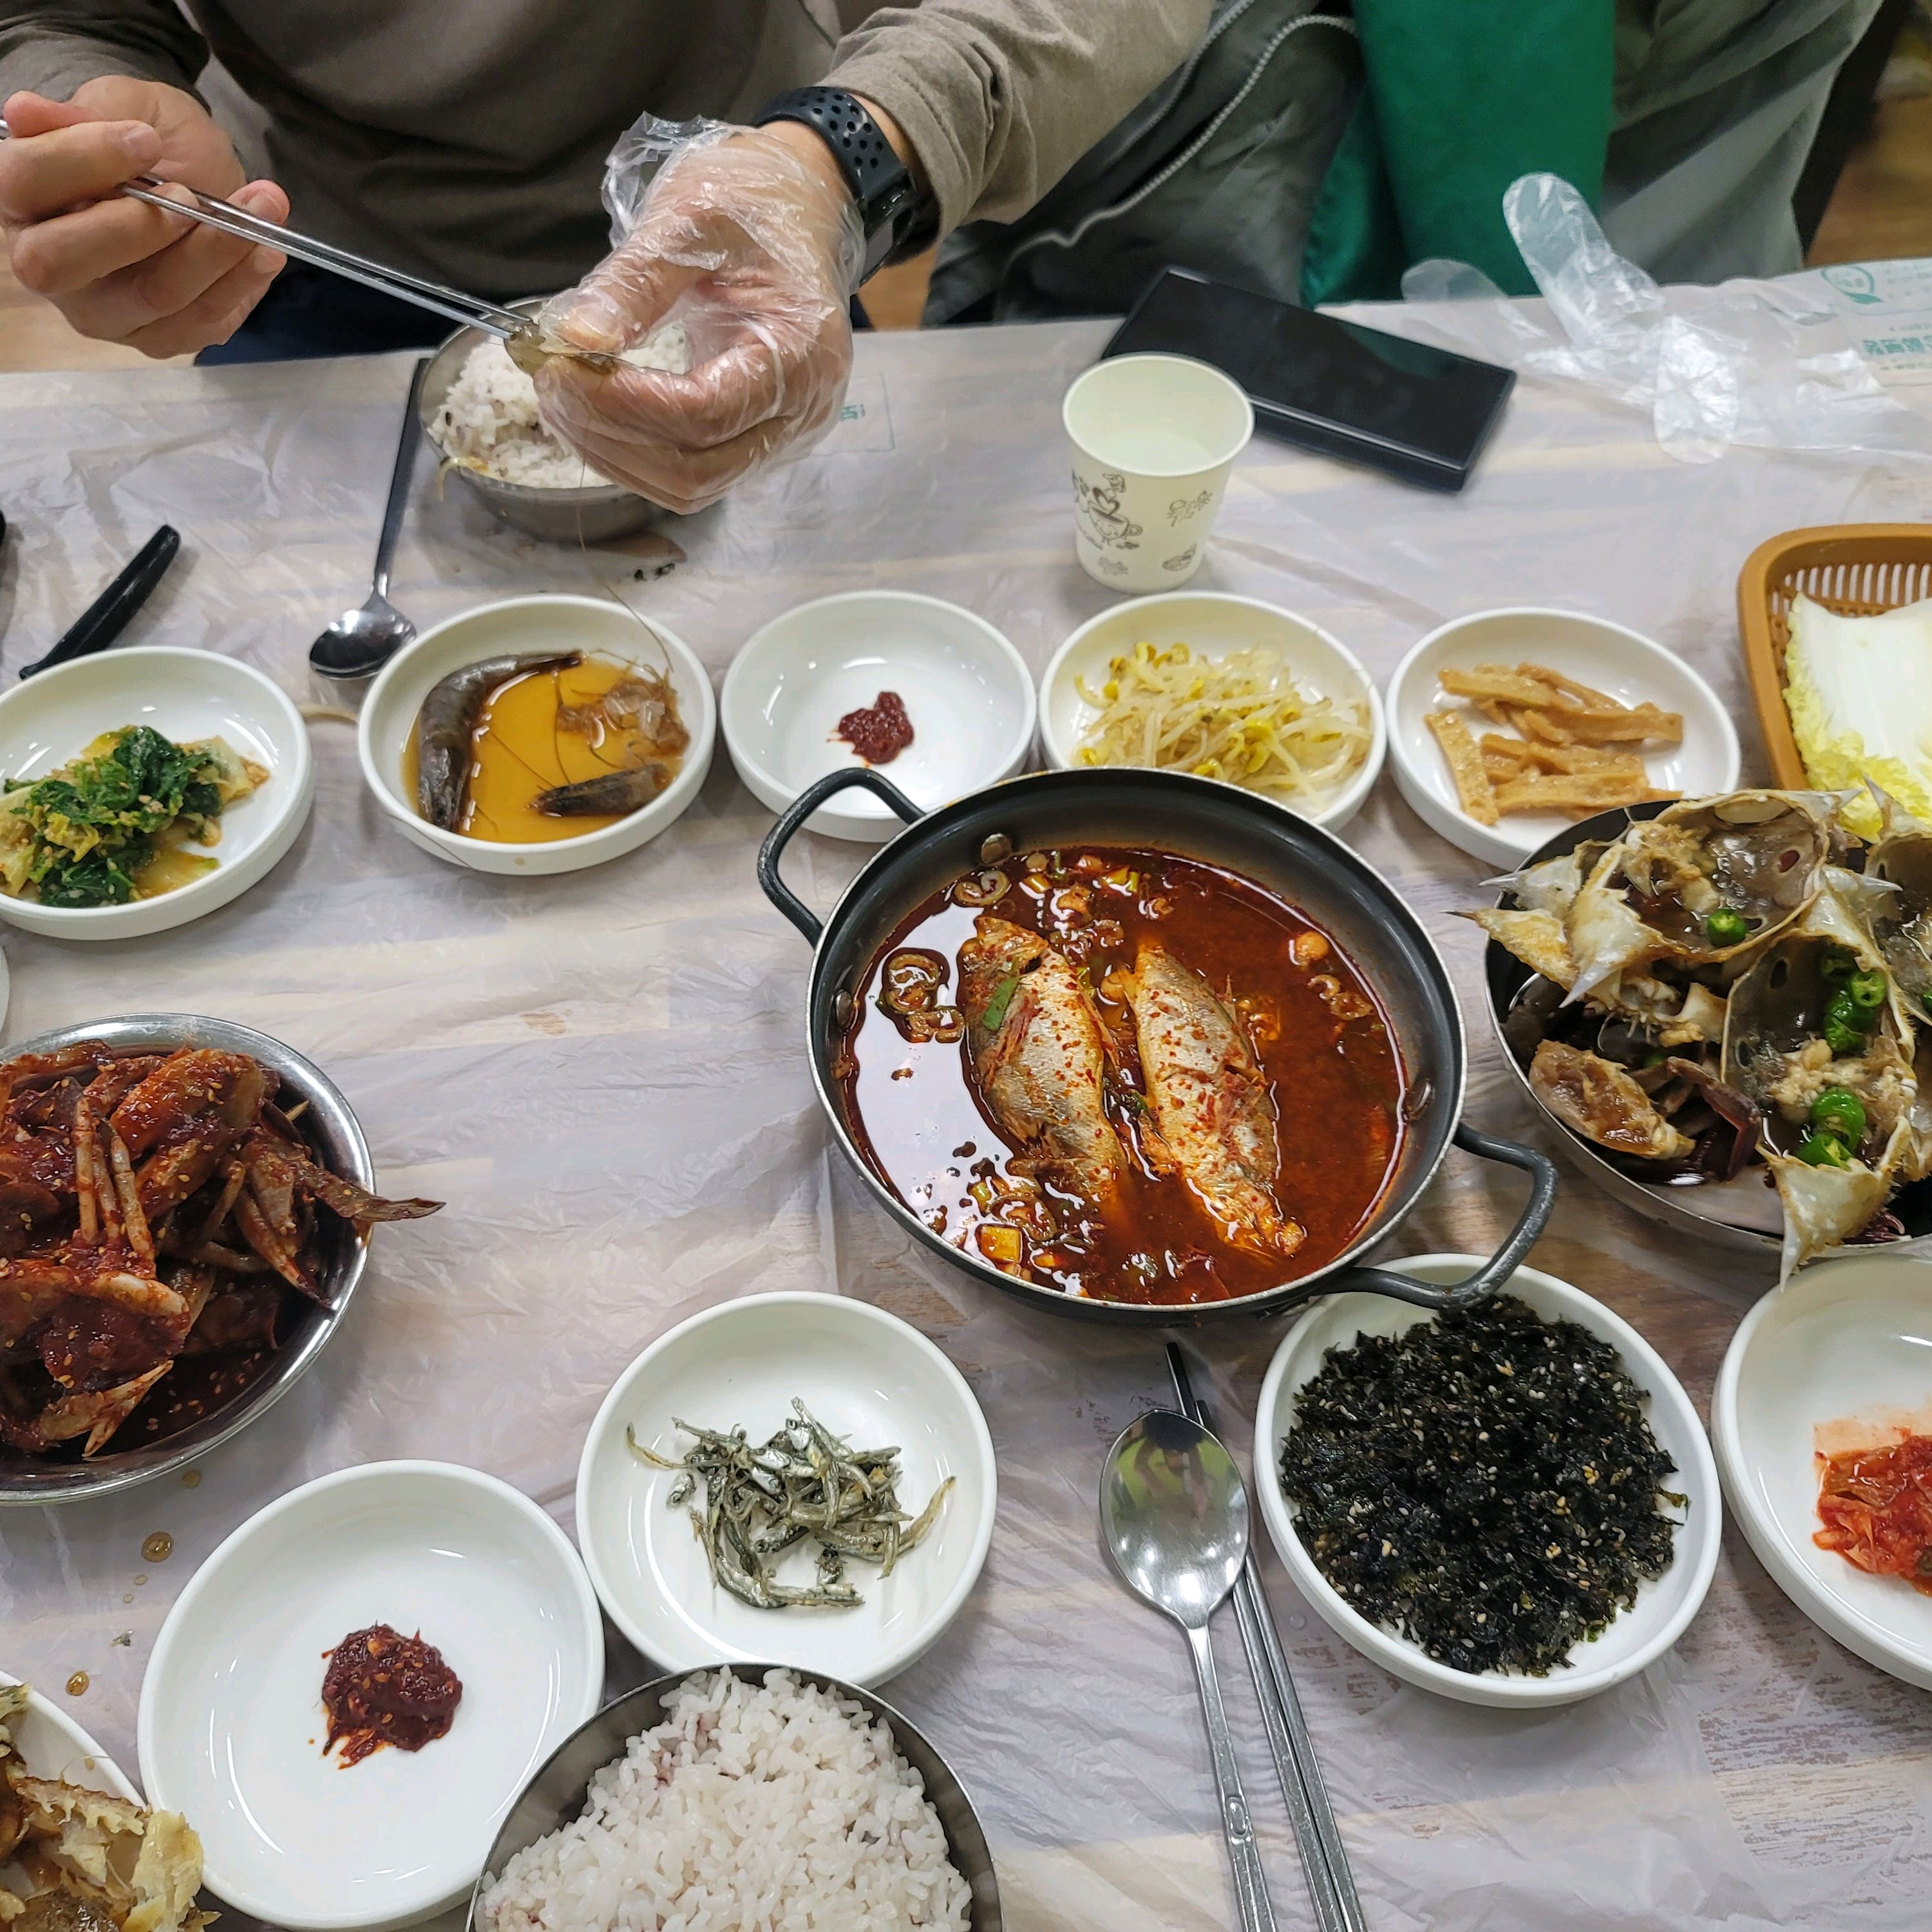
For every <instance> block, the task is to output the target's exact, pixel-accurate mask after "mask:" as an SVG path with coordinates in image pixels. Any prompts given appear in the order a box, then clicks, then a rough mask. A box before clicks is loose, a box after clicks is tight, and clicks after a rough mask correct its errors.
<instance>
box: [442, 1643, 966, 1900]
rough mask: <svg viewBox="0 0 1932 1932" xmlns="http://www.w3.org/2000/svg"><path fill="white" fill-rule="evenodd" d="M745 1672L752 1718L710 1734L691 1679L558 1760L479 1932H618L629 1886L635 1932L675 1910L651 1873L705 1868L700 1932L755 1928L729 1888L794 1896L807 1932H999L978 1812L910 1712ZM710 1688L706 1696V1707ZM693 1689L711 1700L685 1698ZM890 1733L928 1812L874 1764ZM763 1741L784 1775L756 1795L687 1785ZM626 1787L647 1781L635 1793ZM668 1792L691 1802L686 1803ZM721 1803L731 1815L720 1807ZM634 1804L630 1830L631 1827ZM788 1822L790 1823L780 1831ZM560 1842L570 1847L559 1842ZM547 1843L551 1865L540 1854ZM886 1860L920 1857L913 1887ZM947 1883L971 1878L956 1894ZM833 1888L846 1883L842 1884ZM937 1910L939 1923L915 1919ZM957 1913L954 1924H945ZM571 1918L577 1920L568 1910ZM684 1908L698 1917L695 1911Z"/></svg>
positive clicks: (506, 1841)
mask: <svg viewBox="0 0 1932 1932" xmlns="http://www.w3.org/2000/svg"><path fill="white" fill-rule="evenodd" d="M730 1674H731V1676H733V1677H734V1678H736V1679H738V1680H739V1683H738V1685H736V1687H734V1691H733V1697H734V1701H735V1703H736V1705H737V1706H738V1709H737V1710H736V1712H726V1713H724V1715H723V1716H721V1717H720V1718H718V1719H717V1720H716V1721H715V1723H714V1724H713V1726H712V1728H711V1729H710V1730H706V1729H705V1728H704V1727H703V1725H702V1723H701V1719H702V1718H703V1716H704V1715H706V1714H707V1713H709V1712H715V1710H716V1709H717V1708H718V1703H719V1693H720V1691H721V1689H722V1688H723V1687H722V1686H721V1685H720V1684H719V1683H718V1680H717V1679H715V1678H712V1677H711V1675H710V1673H702V1672H700V1673H691V1672H679V1673H677V1674H676V1675H675V1676H669V1677H661V1678H658V1679H656V1680H655V1682H652V1683H649V1684H646V1685H643V1687H642V1688H640V1689H639V1690H636V1691H631V1693H629V1694H628V1696H625V1697H620V1698H619V1699H618V1700H617V1701H616V1703H613V1704H611V1705H610V1706H607V1708H606V1709H604V1710H602V1711H600V1712H598V1714H597V1715H596V1716H595V1717H594V1718H592V1719H591V1720H590V1721H589V1723H588V1724H585V1725H584V1726H583V1727H582V1728H581V1729H580V1730H578V1731H577V1733H576V1735H575V1736H573V1737H571V1739H568V1741H567V1742H565V1744H563V1745H562V1746H561V1747H559V1749H558V1750H557V1751H556V1753H555V1754H553V1756H552V1757H551V1758H550V1761H549V1762H548V1763H547V1764H546V1765H544V1767H543V1769H541V1771H539V1772H538V1773H537V1775H536V1776H535V1778H533V1779H532V1781H531V1782H530V1784H529V1786H528V1787H526V1789H525V1790H524V1792H523V1795H522V1796H521V1797H520V1798H519V1799H517V1802H516V1803H515V1805H513V1806H512V1807H511V1810H510V1811H509V1814H508V1817H506V1818H505V1820H504V1823H503V1826H502V1829H501V1830H500V1831H499V1832H498V1834H497V1836H496V1843H495V1844H494V1845H493V1846H492V1847H491V1848H490V1857H489V1859H488V1861H487V1864H486V1865H485V1867H484V1875H483V1876H482V1878H481V1879H480V1880H479V1881H478V1885H477V1888H476V1891H475V1894H474V1896H473V1897H472V1900H471V1903H470V1911H469V1924H470V1927H471V1928H472V1932H523V1927H526V1926H527V1925H529V1924H532V1922H534V1921H533V1920H532V1917H531V1916H530V1914H531V1912H532V1906H533V1901H537V1900H540V1901H541V1910H542V1912H543V1920H542V1922H543V1924H544V1926H545V1927H547V1928H548V1932H578V1928H579V1927H583V1928H586V1932H589V1928H594V1927H602V1926H604V1925H605V1924H611V1923H614V1922H616V1899H617V1898H618V1897H619V1896H622V1895H623V1894H625V1888H627V1887H630V1886H634V1888H635V1889H634V1891H631V1894H630V1896H629V1897H628V1899H627V1904H628V1906H629V1907H630V1908H631V1912H632V1915H633V1916H634V1915H635V1909H636V1908H637V1906H639V1905H640V1904H643V1903H647V1902H648V1903H652V1904H658V1903H661V1897H660V1898H659V1899H652V1898H651V1897H650V1896H649V1894H650V1892H651V1891H652V1888H653V1884H654V1880H653V1876H652V1870H651V1869H649V1868H647V1867H650V1866H651V1865H652V1861H654V1860H661V1869H663V1870H674V1871H676V1872H679V1873H682V1872H684V1871H686V1870H699V1869H700V1867H701V1876H702V1878H703V1880H705V1881H706V1882H709V1885H711V1886H712V1888H713V1890H712V1895H711V1898H710V1900H709V1901H708V1902H707V1903H700V1905H699V1906H698V1907H697V1915H696V1916H694V1917H688V1918H680V1919H679V1921H678V1922H679V1923H680V1924H685V1925H687V1926H688V1928H689V1932H736V1929H737V1928H738V1927H739V1926H740V1925H741V1924H742V1923H743V1919H742V1914H741V1913H740V1912H739V1909H738V1908H737V1903H736V1897H735V1895H734V1894H733V1893H732V1892H731V1891H730V1888H729V1884H728V1882H729V1881H730V1879H732V1878H733V1876H741V1877H742V1879H744V1881H745V1882H746V1883H747V1884H750V1885H757V1887H758V1888H759V1894H760V1900H761V1901H763V1902H764V1903H770V1902H772V1900H773V1899H774V1898H775V1897H778V1895H779V1894H782V1895H783V1902H784V1904H786V1905H787V1906H796V1907H797V1908H799V1909H801V1910H807V1909H808V1910H811V1911H812V1912H814V1914H815V1915H814V1916H813V1917H811V1918H810V1919H809V1920H808V1921H807V1920H805V1919H801V1920H800V1921H799V1922H801V1923H803V1922H809V1923H811V1924H828V1925H829V1924H839V1925H841V1926H843V1925H847V1924H850V1926H852V1927H853V1928H854V1932H860V1928H874V1927H876V1928H878V1932H884V1928H886V1927H895V1928H896V1927H908V1928H910V1927H914V1926H919V1925H926V1926H930V1927H934V1928H935V1932H938V1928H940V1927H959V1926H964V1927H965V1928H967V1932H1001V1926H1002V1920H1001V1911H1000V1897H999V1887H998V1882H997V1880H996V1879H995V1875H994V1871H993V1864H992V1857H991V1855H990V1854H989V1852H988V1851H987V1849H986V1837H985V1835H984V1833H983V1832H982V1831H981V1830H980V1823H979V1820H978V1819H977V1817H975V1816H974V1811H973V1807H972V1805H971V1801H970V1800H969V1799H968V1798H967V1796H966V1794H965V1791H964V1790H962V1788H961V1787H960V1785H959V1781H958V1780H957V1779H956V1778H954V1776H953V1774H952V1772H950V1770H948V1769H947V1766H946V1764H945V1762H944V1760H943V1759H941V1757H940V1756H939V1754H938V1752H937V1751H935V1750H934V1749H933V1748H932V1745H929V1743H928V1742H926V1739H924V1738H923V1737H922V1736H920V1735H919V1733H918V1732H917V1731H916V1730H914V1729H913V1727H912V1726H911V1725H910V1724H909V1723H907V1721H906V1720H905V1719H904V1718H903V1717H901V1715H899V1714H898V1712H896V1711H895V1710H894V1709H892V1706H890V1705H889V1704H887V1703H884V1702H883V1700H880V1699H879V1698H877V1697H874V1696H872V1695H871V1694H869V1693H868V1692H866V1691H860V1690H858V1689H856V1688H855V1687H853V1685H849V1684H844V1683H841V1682H840V1681H839V1680H838V1679H836V1678H831V1677H822V1676H817V1675H816V1674H815V1673H811V1672H806V1671H790V1670H781V1668H780V1667H778V1666H776V1665H772V1664H734V1665H733V1666H731V1667H730ZM703 1680H709V1690H708V1693H706V1694H700V1691H702V1688H703ZM694 1685H695V1686H697V1687H698V1688H697V1689H694V1691H691V1692H686V1693H685V1694H684V1695H682V1696H680V1693H681V1692H685V1687H687V1686H694ZM829 1700H836V1703H837V1706H838V1708H839V1709H840V1710H841V1712H852V1711H853V1709H854V1707H856V1713H857V1715H856V1716H854V1717H853V1718H850V1720H849V1721H847V1724H846V1730H847V1734H848V1737H849V1741H850V1747H851V1753H850V1756H849V1757H847V1759H846V1760H845V1762H844V1763H843V1764H838V1763H833V1762H832V1761H830V1760H831V1759H832V1758H834V1757H835V1756H836V1751H835V1749H834V1747H835V1746H836V1745H838V1742H839V1740H838V1738H837V1737H836V1736H835V1732H836V1730H837V1728H838V1723H837V1721H836V1720H832V1721H830V1722H829V1724H828V1722H827V1721H826V1713H827V1712H829V1710H830V1709H832V1706H831V1703H829ZM680 1707H682V1712H681V1715H680ZM879 1721H883V1724H884V1725H885V1726H886V1728H887V1730H889V1733H890V1736H891V1742H892V1745H893V1747H894V1748H895V1755H896V1757H897V1759H899V1760H904V1763H905V1765H906V1766H909V1767H910V1770H911V1772H914V1773H916V1774H917V1778H916V1782H917V1783H919V1784H922V1785H923V1787H924V1796H923V1797H922V1799H918V1800H917V1801H916V1805H915V1804H914V1803H913V1802H911V1801H912V1799H913V1790H912V1781H908V1780H907V1779H905V1778H901V1777H900V1776H898V1775H896V1774H895V1772H894V1771H893V1769H892V1766H879V1765H876V1764H871V1763H867V1762H866V1761H865V1760H867V1758H868V1755H869V1754H868V1751H866V1750H865V1748H862V1741H863V1740H865V1739H866V1738H867V1736H868V1732H869V1730H870V1727H871V1726H872V1725H873V1724H876V1723H877V1722H879ZM667 1723H669V1724H671V1725H672V1726H673V1731H672V1732H671V1733H669V1734H667V1736H665V1737H664V1738H661V1739H659V1740H658V1742H656V1743H655V1745H654V1746H653V1747H652V1750H651V1751H650V1752H649V1754H643V1755H640V1757H638V1758H637V1759H631V1758H629V1757H628V1756H627V1753H628V1749H629V1748H630V1746H631V1743H632V1742H633V1740H635V1739H639V1738H640V1736H641V1735H642V1734H643V1733H649V1732H652V1731H653V1730H656V1729H657V1727H660V1726H662V1725H665V1724H667ZM806 1733H811V1735H812V1736H814V1738H815V1739H817V1741H818V1742H819V1743H820V1745H821V1747H822V1748H821V1749H820V1754H819V1756H820V1760H821V1761H820V1762H816V1763H808V1764H805V1765H803V1766H801V1764H800V1763H799V1761H798V1759H797V1757H796V1749H797V1747H798V1744H799V1739H801V1738H802V1737H803V1736H805V1734H806ZM713 1736H715V1737H716V1738H718V1739H719V1740H720V1742H719V1743H718V1750H717V1755H716V1756H715V1757H700V1756H697V1753H696V1752H694V1746H695V1747H697V1751H702V1749H703V1747H704V1745H706V1743H707V1742H709V1739H711V1738H712V1737H713ZM761 1737H762V1738H763V1739H765V1740H766V1741H767V1742H769V1744H770V1745H772V1747H773V1748H774V1755H773V1757H772V1759H771V1760H767V1763H768V1765H769V1769H772V1770H773V1771H775V1772H778V1773H780V1774H781V1776H780V1777H778V1778H773V1779H772V1780H770V1781H763V1782H760V1783H753V1782H751V1781H748V1780H747V1779H745V1778H743V1777H742V1775H733V1772H730V1770H728V1769H727V1770H725V1771H724V1775H721V1776H719V1777H718V1778H715V1780H712V1781H707V1780H706V1779H705V1778H703V1776H702V1775H699V1776H697V1778H688V1774H690V1773H691V1772H693V1771H696V1772H699V1773H700V1774H701V1773H702V1772H703V1770H704V1769H705V1768H706V1766H712V1765H716V1766H721V1767H723V1766H731V1765H733V1764H735V1765H736V1766H739V1767H740V1768H742V1766H744V1765H745V1763H747V1762H748V1757H747V1755H746V1754H747V1753H748V1751H755V1750H756V1749H757V1745H758V1741H759V1739H760V1738H761ZM781 1746H789V1747H790V1748H792V1751H793V1755H792V1757H790V1760H788V1761H787V1760H785V1759H784V1757H781V1756H779V1755H778V1748H780V1747H781ZM627 1771H629V1772H633V1773H634V1774H635V1775H633V1776H632V1777H631V1778H629V1779H628V1780H626V1779H625V1777H624V1774H625V1772H627ZM868 1777H869V1778H870V1779H871V1783H870V1784H865V1782H864V1781H865V1779H866V1778H868ZM854 1778H857V1779H859V1780H860V1784H859V1785H857V1786H855V1785H854V1784H853V1783H852V1782H851V1781H852V1780H853V1779H854ZM687 1779H688V1782H686V1781H687ZM681 1782H682V1783H685V1790H683V1791H682V1793H680V1792H679V1784H680V1783H681ZM593 1787H594V1789H593ZM751 1792H757V1793H768V1794H773V1795H774V1796H766V1797H765V1798H764V1799H763V1800H762V1803H763V1810H762V1811H748V1808H747V1798H746V1795H747V1793H751ZM670 1794H676V1802H671V1799H670ZM714 1798H715V1799H716V1801H717V1802H715V1804H712V1803H710V1802H707V1801H708V1800H709V1799H714ZM627 1802H628V1804H629V1805H630V1806H631V1815H630V1816H629V1817H628V1818H625V1817H619V1816H617V1814H619V1812H620V1811H621V1810H622V1807H623V1806H624V1805H625V1804H626V1803H627ZM646 1807H648V1808H649V1811H648V1813H647V1811H646ZM787 1807H788V1808H789V1811H790V1815H789V1816H788V1817H787V1816H783V1815H781V1814H783V1813H784V1811H786V1809H787ZM916 1814H924V1815H923V1817H919V1816H918V1815H916ZM613 1817H616V1822H617V1823H618V1824H619V1826H620V1827H624V1826H628V1830H629V1836H628V1839H627V1840H626V1841H624V1842H623V1843H622V1844H621V1845H619V1847H618V1849H619V1863H618V1864H617V1866H616V1867H614V1868H613V1867H612V1866H611V1865H610V1864H609V1863H607V1861H606V1854H607V1851H608V1850H609V1848H610V1846H611V1844H612V1843H613V1842H614V1841H613V1838H612V1837H611V1835H610V1829H609V1828H610V1824H611V1822H612V1820H613ZM580 1821H581V1822H580ZM553 1833H562V1834H564V1836H562V1837H561V1838H550V1835H552V1834H553ZM941 1835H943V1839H944V1850H943V1853H942V1852H941V1844H940V1840H941ZM545 1840H549V1841H550V1846H549V1849H548V1851H547V1852H545V1850H544V1847H543V1846H542V1845H541V1843H540V1841H545ZM883 1844H892V1845H895V1846H904V1847H905V1848H906V1849H908V1851H909V1852H910V1853H911V1854H912V1856H910V1857H909V1858H908V1859H907V1861H906V1863H907V1872H906V1873H905V1875H904V1877H903V1878H902V1879H900V1880H899V1882H898V1883H897V1884H895V1883H894V1882H892V1881H893V1879H894V1877H895V1874H894V1873H892V1872H891V1871H890V1870H887V1869H886V1868H885V1867H886V1865H887V1864H889V1861H886V1860H883V1859H882V1858H880V1857H879V1856H878V1853H879V1852H880V1848H881V1846H882V1845H883ZM947 1867H950V1872H951V1873H953V1874H956V1876H953V1877H952V1879H951V1881H950V1886H949V1885H947V1882H946V1877H945V1871H946V1868H947ZM830 1873H839V1874H841V1876H839V1877H838V1878H836V1879H834V1878H832V1877H830V1876H828V1874H830ZM949 1890H950V1892H951V1893H952V1897H951V1898H950V1900H948V1899H947V1897H946V1894H947V1891H949ZM928 1903H930V1904H931V1905H932V1906H933V1907H934V1908H935V1909H938V1910H939V1915H937V1916H914V1915H913V1912H925V1911H926V1908H927V1904H928ZM949 1904H950V1906H951V1907H952V1909H942V1908H944V1906H947V1905H949ZM565 1905H571V1906H574V1910H571V1911H570V1912H563V1911H560V1910H559V1907H561V1906H565ZM868 1907H870V1908H871V1909H869V1910H868ZM680 1909H682V1910H685V1911H686V1912H688V1911H689V1910H690V1909H691V1905H690V1902H689V1901H688V1900H687V1901H685V1903H684V1904H683V1905H682V1906H681V1907H680ZM962 1914H963V1916H962Z"/></svg>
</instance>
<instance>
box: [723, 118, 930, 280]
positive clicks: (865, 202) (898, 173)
mask: <svg viewBox="0 0 1932 1932" xmlns="http://www.w3.org/2000/svg"><path fill="white" fill-rule="evenodd" d="M768 121H799V122H801V123H802V124H803V125H805V127H809V128H810V129H811V130H812V131H813V133H815V134H817V136H819V138H820V139H821V140H823V142H824V143H825V145H826V146H827V147H828V148H830V149H831V150H832V156H833V157H834V158H835V160H837V162H838V168H839V172H841V174H843V175H844V177H845V184H846V186H847V187H849V188H850V190H852V199H853V201H854V202H856V203H857V204H858V208H859V221H860V223H862V225H863V226H864V229H865V264H864V266H862V268H861V269H859V281H865V279H866V278H867V277H868V275H871V273H872V272H873V271H874V269H881V268H883V267H884V266H885V265H886V263H888V262H889V261H892V260H894V259H895V258H896V257H903V256H906V255H910V254H916V253H917V251H919V249H920V248H923V247H924V246H925V245H926V242H928V241H929V239H931V236H932V231H933V229H935V228H936V227H937V226H938V220H937V216H936V210H935V207H934V205H933V202H932V198H931V196H926V195H922V194H921V193H919V187H918V184H916V182H915V181H913V178H912V175H911V173H910V171H909V170H908V169H907V166H906V164H905V163H904V162H903V161H902V160H900V159H899V157H898V155H897V154H895V153H894V152H893V151H892V143H891V142H889V141H888V140H887V139H886V137H885V134H884V133H883V130H881V129H880V126H879V124H878V123H877V121H874V119H873V118H872V117H871V113H869V112H868V110H867V109H866V107H865V103H864V102H863V101H861V100H860V99H859V98H858V96H857V95H852V94H847V92H845V90H844V89H843V88H842V87H800V88H795V89H793V91H792V92H790V93H789V94H781V95H779V96H778V98H777V99H776V100H775V101H772V102H771V103H770V104H769V105H768V106H767V107H766V108H765V109H764V110H763V112H762V113H759V114H758V115H755V116H754V118H753V120H752V122H751V124H752V126H753V127H763V126H764V125H765V124H766V123H767V122H768Z"/></svg>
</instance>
